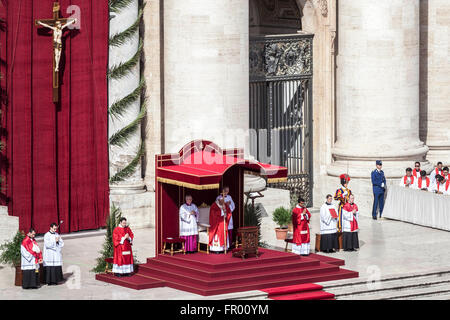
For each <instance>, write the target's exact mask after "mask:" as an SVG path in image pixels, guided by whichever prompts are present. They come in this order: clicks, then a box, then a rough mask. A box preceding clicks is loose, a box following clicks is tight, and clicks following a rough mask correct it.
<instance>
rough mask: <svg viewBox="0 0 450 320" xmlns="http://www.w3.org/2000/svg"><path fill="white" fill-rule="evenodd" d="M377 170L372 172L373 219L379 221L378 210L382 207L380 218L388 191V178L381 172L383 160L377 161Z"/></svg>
mask: <svg viewBox="0 0 450 320" xmlns="http://www.w3.org/2000/svg"><path fill="white" fill-rule="evenodd" d="M376 165H377V168H376V169H375V170H373V171H372V174H371V178H372V189H373V198H374V200H373V209H372V218H373V219H374V220H377V208H378V207H380V218H381V214H382V213H383V207H384V192H385V191H386V178H385V177H384V172H383V170H381V167H382V165H383V163H382V162H381V160H377V161H376Z"/></svg>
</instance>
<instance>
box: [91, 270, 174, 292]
mask: <svg viewBox="0 0 450 320" xmlns="http://www.w3.org/2000/svg"><path fill="white" fill-rule="evenodd" d="M95 279H97V280H100V281H104V282H108V283H112V284H117V285H119V286H123V287H127V288H130V289H135V290H142V289H151V288H158V287H165V286H166V283H165V282H164V281H161V280H159V279H154V278H151V277H148V276H144V275H140V274H134V275H132V276H131V277H120V278H119V277H115V276H114V275H112V274H104V273H102V274H97V275H95Z"/></svg>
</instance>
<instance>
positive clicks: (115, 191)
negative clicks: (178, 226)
mask: <svg viewBox="0 0 450 320" xmlns="http://www.w3.org/2000/svg"><path fill="white" fill-rule="evenodd" d="M152 4H153V3H152ZM114 15H115V17H114V18H113V19H111V22H110V36H113V35H115V34H118V33H120V32H123V31H125V30H127V29H128V28H129V27H130V26H132V25H133V24H134V23H135V22H136V21H137V19H138V15H139V1H138V0H134V1H132V2H131V3H130V4H129V5H128V6H126V7H125V8H123V9H122V10H121V11H120V12H118V13H114ZM138 50H139V31H137V32H135V33H134V34H133V36H132V37H131V38H130V39H128V40H126V41H125V42H124V43H123V44H121V45H120V46H110V50H109V68H110V69H111V68H113V67H114V66H118V65H119V64H120V63H124V62H127V61H129V60H130V59H131V58H133V57H134V56H135V55H136V53H137V52H138ZM139 85H140V62H138V63H137V64H136V66H135V67H133V68H132V69H131V71H130V72H129V73H127V74H126V75H125V76H124V77H122V78H120V79H117V80H114V79H110V80H109V106H110V107H111V105H112V104H113V103H114V102H116V101H119V100H121V99H123V98H124V97H127V96H128V95H130V94H131V93H133V92H134V91H135V90H136V89H137V88H138V87H139ZM140 109H141V101H140V99H139V98H138V99H137V100H135V101H134V102H133V103H132V104H130V105H129V106H127V108H126V112H125V113H124V114H123V115H122V116H121V117H114V116H112V115H110V118H109V136H110V137H111V135H113V134H114V133H115V132H117V131H118V130H120V129H122V128H124V127H126V126H127V125H129V124H130V123H132V122H133V121H135V120H136V119H137V118H138V115H139V113H140ZM141 143H142V133H141V125H140V124H139V126H138V128H137V129H136V130H135V131H134V133H133V134H132V135H131V136H130V138H129V139H127V141H126V143H124V144H123V145H121V146H114V145H110V154H109V156H110V157H109V159H110V176H111V177H112V176H113V175H114V174H115V173H116V172H118V171H119V170H121V169H123V168H125V167H126V166H127V165H128V164H130V163H131V161H132V160H133V159H135V157H136V155H137V154H138V152H139V147H140V145H141ZM110 190H111V191H110V200H111V203H112V204H114V205H115V206H116V207H119V208H120V210H121V212H122V215H123V216H124V217H126V218H127V220H128V222H129V223H130V224H131V225H132V226H133V227H134V228H136V227H149V226H152V225H154V218H153V215H152V214H151V212H152V211H153V207H154V193H153V192H146V189H145V185H144V181H143V179H142V169H141V163H139V164H138V166H137V167H136V170H135V171H134V173H133V174H132V175H131V176H129V177H128V178H125V180H124V181H121V182H117V183H113V184H111V185H110Z"/></svg>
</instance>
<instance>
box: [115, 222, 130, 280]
mask: <svg viewBox="0 0 450 320" xmlns="http://www.w3.org/2000/svg"><path fill="white" fill-rule="evenodd" d="M133 238H134V235H133V232H132V231H131V229H130V228H129V227H128V226H127V219H125V218H121V219H120V222H119V226H118V227H116V228H115V229H114V231H113V244H114V263H113V269H112V271H113V273H114V274H115V275H117V276H120V275H129V274H131V273H132V272H133V250H132V248H131V246H132V244H133Z"/></svg>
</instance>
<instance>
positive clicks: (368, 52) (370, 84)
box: [320, 0, 431, 216]
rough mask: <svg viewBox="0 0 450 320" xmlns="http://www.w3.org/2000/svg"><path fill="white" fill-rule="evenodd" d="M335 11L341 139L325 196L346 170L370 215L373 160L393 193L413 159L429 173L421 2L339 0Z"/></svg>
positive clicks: (335, 148) (335, 147)
mask: <svg viewBox="0 0 450 320" xmlns="http://www.w3.org/2000/svg"><path fill="white" fill-rule="evenodd" d="M337 12H338V19H337V21H338V28H337V32H338V36H337V48H336V50H337V51H336V52H337V58H336V113H335V123H336V131H335V132H336V140H335V142H334V145H333V147H332V149H331V153H332V163H331V164H330V165H329V166H328V168H327V174H328V176H327V177H326V178H325V179H323V180H324V181H322V182H324V187H323V188H322V194H321V195H320V196H321V197H323V198H324V196H325V194H327V193H334V191H335V190H336V189H337V188H338V187H339V185H340V181H339V175H340V174H342V173H348V174H349V175H350V177H351V179H352V180H351V181H350V185H349V186H350V188H351V189H352V191H353V193H354V194H355V195H356V202H357V204H358V207H359V208H360V212H361V214H362V215H366V216H370V215H371V212H372V203H373V194H372V184H371V180H370V174H371V172H372V170H374V169H375V160H377V159H381V160H383V171H384V172H385V175H386V178H387V185H388V190H389V187H390V186H391V185H392V184H397V183H398V179H399V178H400V177H401V176H403V175H404V172H405V168H407V167H413V165H414V162H415V161H420V162H421V163H422V168H423V169H425V170H428V171H430V170H431V165H430V163H429V162H428V161H426V159H425V157H426V154H427V152H428V147H427V146H426V145H425V144H424V143H423V142H422V141H420V139H419V70H420V63H419V38H420V35H419V0H379V1H372V0H340V1H339V2H338V11H337ZM325 188H326V189H325Z"/></svg>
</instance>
